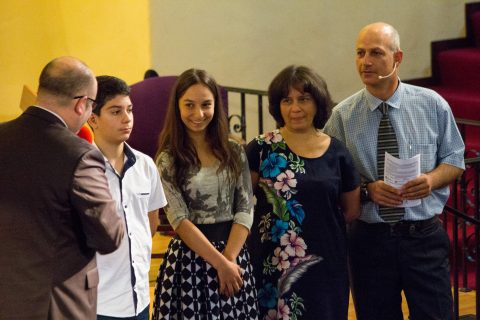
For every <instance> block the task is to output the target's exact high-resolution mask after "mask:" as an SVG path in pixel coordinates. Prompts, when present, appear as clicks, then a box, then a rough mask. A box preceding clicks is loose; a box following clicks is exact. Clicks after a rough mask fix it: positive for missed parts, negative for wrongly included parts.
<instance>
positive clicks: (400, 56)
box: [393, 50, 403, 68]
mask: <svg viewBox="0 0 480 320" xmlns="http://www.w3.org/2000/svg"><path fill="white" fill-rule="evenodd" d="M393 58H394V59H395V63H397V68H398V65H399V64H400V63H402V59H403V51H402V50H398V51H397V52H395V53H394V56H393Z"/></svg>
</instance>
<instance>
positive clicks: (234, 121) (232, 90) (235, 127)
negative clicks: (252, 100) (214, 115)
mask: <svg viewBox="0 0 480 320" xmlns="http://www.w3.org/2000/svg"><path fill="white" fill-rule="evenodd" d="M223 88H224V89H225V90H227V93H228V104H229V105H231V104H232V102H233V96H234V95H238V97H239V98H240V114H239V115H238V114H232V115H229V116H228V122H229V124H230V128H231V130H232V131H233V133H241V135H242V139H243V140H244V141H246V140H247V124H246V118H247V117H246V107H247V104H246V101H247V99H246V97H247V95H248V96H256V97H257V115H258V132H257V133H256V134H260V133H263V98H264V97H266V96H267V91H262V90H253V89H243V88H236V87H223Z"/></svg>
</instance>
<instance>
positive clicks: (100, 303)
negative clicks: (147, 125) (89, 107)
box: [88, 76, 167, 320]
mask: <svg viewBox="0 0 480 320" xmlns="http://www.w3.org/2000/svg"><path fill="white" fill-rule="evenodd" d="M97 82H98V93H97V98H96V102H97V103H96V107H95V109H94V110H93V112H92V116H91V117H90V119H89V121H88V123H89V125H90V126H91V127H92V129H93V133H94V142H95V144H96V146H97V147H98V149H99V150H100V151H101V152H102V154H103V155H104V157H105V162H106V172H105V174H106V176H107V178H108V183H109V187H110V192H111V193H112V196H113V198H114V199H115V200H116V202H117V211H118V214H119V215H120V216H121V217H122V218H123V220H124V223H125V230H126V236H125V237H124V238H123V240H122V244H121V245H120V247H119V248H118V249H117V250H116V251H114V252H113V253H110V254H106V255H101V254H97V265H98V272H99V277H100V282H99V285H98V299H97V319H99V320H107V319H109V320H110V319H135V320H144V319H149V305H150V287H149V281H148V271H149V269H150V256H151V253H152V237H153V235H154V234H155V231H156V229H157V226H158V223H159V222H158V209H159V208H162V207H164V206H165V205H166V203H167V202H166V199H165V195H164V193H163V188H162V184H161V181H160V177H159V174H158V170H157V167H156V166H155V164H154V162H153V160H152V159H151V158H150V157H149V156H147V155H145V154H143V153H141V152H139V151H137V150H135V149H133V148H131V147H130V146H129V145H128V144H127V143H126V142H125V141H126V140H127V139H128V138H129V136H130V133H131V131H132V128H133V112H132V111H133V106H132V102H131V101H130V97H129V95H130V88H129V86H128V85H127V84H126V83H125V82H124V81H123V80H121V79H119V78H116V77H111V76H99V77H97Z"/></svg>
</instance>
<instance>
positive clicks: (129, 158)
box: [92, 141, 137, 176]
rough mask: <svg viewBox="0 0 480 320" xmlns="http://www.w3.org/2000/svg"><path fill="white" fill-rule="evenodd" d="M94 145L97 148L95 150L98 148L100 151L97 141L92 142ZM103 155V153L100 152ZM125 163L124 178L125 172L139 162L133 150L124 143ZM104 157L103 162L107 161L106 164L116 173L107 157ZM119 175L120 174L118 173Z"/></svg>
mask: <svg viewBox="0 0 480 320" xmlns="http://www.w3.org/2000/svg"><path fill="white" fill-rule="evenodd" d="M92 145H94V146H95V148H97V149H98V150H100V149H99V148H98V146H97V144H96V143H95V141H93V142H92ZM100 153H102V152H100ZM123 154H124V156H123V163H124V164H125V165H124V167H123V172H122V174H121V175H122V176H123V174H124V173H125V171H127V169H128V168H130V167H132V166H133V165H134V164H135V162H136V161H137V158H136V157H135V154H134V153H133V151H132V148H131V147H130V146H129V145H128V144H127V143H126V142H124V143H123ZM102 156H103V160H104V161H105V163H108V164H109V166H110V168H111V169H112V170H113V171H115V169H114V168H113V167H112V165H110V162H109V161H108V159H107V157H105V155H104V154H103V153H102ZM116 173H117V174H118V172H116Z"/></svg>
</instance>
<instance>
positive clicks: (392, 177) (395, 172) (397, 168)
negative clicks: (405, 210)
mask: <svg viewBox="0 0 480 320" xmlns="http://www.w3.org/2000/svg"><path fill="white" fill-rule="evenodd" d="M384 169H385V170H384V181H385V183H386V184H388V185H390V186H392V187H394V188H396V189H400V188H401V187H402V186H403V185H404V184H405V183H407V182H408V181H410V180H412V179H415V178H416V177H418V176H419V175H420V154H417V155H416V156H413V157H411V158H410V159H398V158H396V157H394V156H392V155H391V154H389V153H388V152H385V168H384ZM421 203H422V202H421V200H420V199H417V200H403V203H402V204H401V205H399V207H415V206H419V205H420V204H421Z"/></svg>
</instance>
